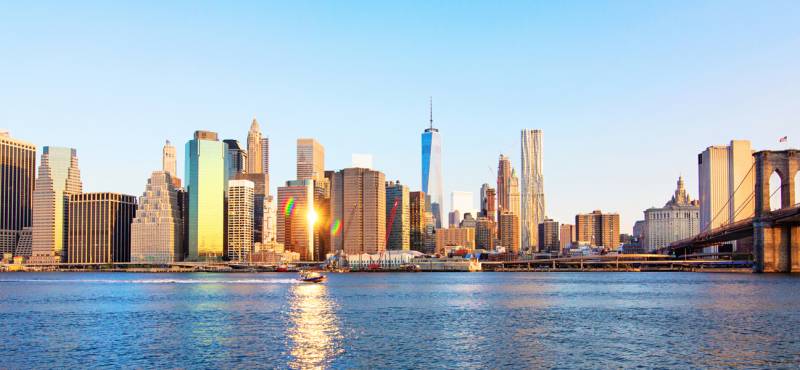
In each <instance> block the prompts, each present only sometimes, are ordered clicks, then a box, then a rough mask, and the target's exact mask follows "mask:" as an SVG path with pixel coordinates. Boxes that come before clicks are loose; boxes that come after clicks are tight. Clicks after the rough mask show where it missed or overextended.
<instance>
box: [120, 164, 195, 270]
mask: <svg viewBox="0 0 800 370" xmlns="http://www.w3.org/2000/svg"><path fill="white" fill-rule="evenodd" d="M178 197H179V195H178V189H177V188H175V185H174V181H173V179H172V176H171V175H170V174H169V172H165V171H155V172H153V174H152V175H150V179H149V180H147V187H146V188H145V191H144V193H143V194H142V196H141V197H139V205H138V207H137V209H136V217H135V218H134V219H133V223H132V224H131V262H140V263H172V262H175V261H180V260H181V259H182V258H183V251H182V246H183V215H182V212H181V208H180V201H179V199H178Z"/></svg>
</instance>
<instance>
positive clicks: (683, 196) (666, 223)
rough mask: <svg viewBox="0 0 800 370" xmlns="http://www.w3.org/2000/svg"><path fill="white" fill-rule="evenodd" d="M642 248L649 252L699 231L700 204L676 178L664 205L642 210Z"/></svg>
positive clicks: (681, 181)
mask: <svg viewBox="0 0 800 370" xmlns="http://www.w3.org/2000/svg"><path fill="white" fill-rule="evenodd" d="M644 220H645V232H644V240H643V241H644V243H643V245H642V246H643V247H644V250H646V251H648V252H650V251H653V250H656V249H659V248H665V247H668V246H669V244H670V243H672V242H675V241H678V240H681V239H685V238H689V237H692V236H694V235H697V233H699V232H700V205H699V202H697V201H693V200H691V199H690V198H689V194H688V193H687V192H686V188H685V186H684V183H683V177H679V178H678V185H677V188H676V189H675V193H674V194H673V195H672V199H670V200H669V201H668V202H667V203H666V204H665V205H664V207H661V208H655V207H653V208H649V209H647V210H645V211H644Z"/></svg>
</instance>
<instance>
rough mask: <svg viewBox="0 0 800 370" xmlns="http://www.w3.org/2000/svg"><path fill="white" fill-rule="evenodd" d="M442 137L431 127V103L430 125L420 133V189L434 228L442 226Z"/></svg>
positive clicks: (437, 130)
mask: <svg viewBox="0 0 800 370" xmlns="http://www.w3.org/2000/svg"><path fill="white" fill-rule="evenodd" d="M442 180H443V179H442V137H441V135H440V134H439V129H437V128H434V127H433V104H432V103H431V115H430V127H428V128H426V129H425V132H423V133H422V191H423V192H424V193H425V194H426V195H427V196H428V198H429V208H430V212H431V213H432V214H433V218H434V224H435V227H436V228H441V227H442V222H443V220H442V212H443V211H442V207H443V204H444V188H443V183H442Z"/></svg>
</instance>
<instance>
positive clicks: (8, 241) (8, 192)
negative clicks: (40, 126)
mask: <svg viewBox="0 0 800 370" xmlns="http://www.w3.org/2000/svg"><path fill="white" fill-rule="evenodd" d="M35 181H36V146H35V145H33V144H31V143H28V142H25V141H22V140H17V139H13V138H11V136H10V135H9V134H8V132H0V256H2V255H3V254H5V253H12V254H13V253H14V250H15V249H16V245H17V243H18V241H19V237H20V233H21V232H22V230H23V229H24V228H27V227H30V226H31V219H32V217H33V216H32V213H33V185H34V182H35ZM16 255H19V254H16Z"/></svg>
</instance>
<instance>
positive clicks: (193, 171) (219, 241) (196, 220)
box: [186, 131, 228, 260]
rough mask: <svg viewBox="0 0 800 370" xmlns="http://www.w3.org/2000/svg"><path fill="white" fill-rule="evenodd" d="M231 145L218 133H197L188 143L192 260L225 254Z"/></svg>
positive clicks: (189, 219)
mask: <svg viewBox="0 0 800 370" xmlns="http://www.w3.org/2000/svg"><path fill="white" fill-rule="evenodd" d="M226 149H227V145H226V144H225V143H224V142H221V141H219V139H218V137H217V133H215V132H210V131H195V133H194V139H192V140H189V141H188V142H187V143H186V192H187V193H188V205H187V206H188V216H187V219H186V222H187V239H188V242H187V247H188V259H189V260H205V259H221V258H222V257H223V256H224V251H225V235H224V231H225V219H224V215H225V192H226V191H227V186H228V174H227V166H226V163H225V162H226V161H225V157H226V152H227V150H226Z"/></svg>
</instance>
